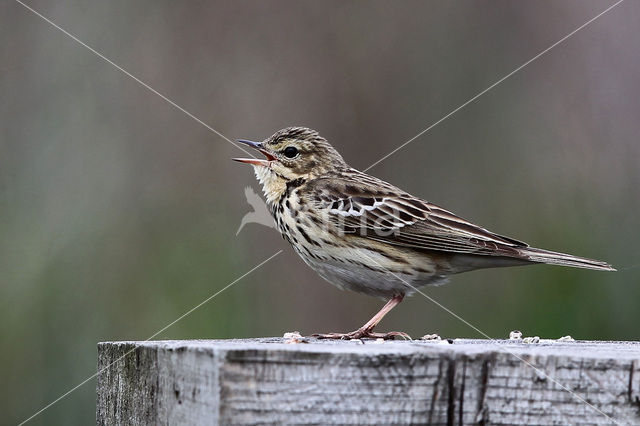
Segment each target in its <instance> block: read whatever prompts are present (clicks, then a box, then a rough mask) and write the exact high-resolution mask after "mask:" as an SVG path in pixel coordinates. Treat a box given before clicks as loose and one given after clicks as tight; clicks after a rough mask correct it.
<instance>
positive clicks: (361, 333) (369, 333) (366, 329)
mask: <svg viewBox="0 0 640 426" xmlns="http://www.w3.org/2000/svg"><path fill="white" fill-rule="evenodd" d="M402 299H404V295H403V294H398V295H396V296H393V297H392V298H391V300H389V301H388V302H387V303H386V304H385V305H384V306H383V307H382V309H380V311H378V313H377V314H375V315H374V316H373V318H371V319H370V320H369V321H367V323H366V324H365V325H363V326H362V327H360V328H359V329H357V330H356V331H352V332H351V333H328V334H313V335H312V336H313V337H317V338H318V339H344V340H349V339H362V338H364V337H369V338H374V339H393V338H394V337H395V336H400V337H402V338H405V339H411V337H409V335H408V334H407V333H403V332H401V331H390V332H388V333H374V332H373V329H374V328H375V326H376V325H378V323H379V322H380V321H381V320H382V318H384V316H385V315H387V314H388V313H389V311H390V310H391V309H393V308H394V307H395V306H396V305H397V304H398V303H400V302H402Z"/></svg>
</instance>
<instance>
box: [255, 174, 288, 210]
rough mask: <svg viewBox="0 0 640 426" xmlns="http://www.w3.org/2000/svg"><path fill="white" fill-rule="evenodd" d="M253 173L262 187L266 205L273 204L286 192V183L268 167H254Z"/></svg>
mask: <svg viewBox="0 0 640 426" xmlns="http://www.w3.org/2000/svg"><path fill="white" fill-rule="evenodd" d="M253 171H254V173H255V174H256V178H257V179H258V182H260V185H262V192H263V193H264V196H265V198H266V199H267V204H269V205H272V204H275V203H276V202H277V201H278V200H279V199H280V198H281V197H282V196H283V195H284V194H285V193H286V192H287V181H286V180H285V179H284V178H283V177H282V176H280V175H278V174H277V173H276V172H274V171H273V170H271V169H270V168H269V167H264V166H255V165H254V166H253Z"/></svg>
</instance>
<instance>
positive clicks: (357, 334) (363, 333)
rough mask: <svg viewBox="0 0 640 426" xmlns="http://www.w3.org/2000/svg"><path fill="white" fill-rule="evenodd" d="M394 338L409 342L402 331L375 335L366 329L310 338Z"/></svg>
mask: <svg viewBox="0 0 640 426" xmlns="http://www.w3.org/2000/svg"><path fill="white" fill-rule="evenodd" d="M396 336H398V337H400V338H402V339H404V340H411V336H409V335H408V334H407V333H403V332H402V331H390V332H388V333H376V332H374V331H373V330H370V329H369V330H368V329H362V328H361V329H358V330H356V331H352V332H350V333H326V334H320V333H316V334H312V335H311V337H315V338H317V339H335V340H357V339H384V340H393V339H395V338H396Z"/></svg>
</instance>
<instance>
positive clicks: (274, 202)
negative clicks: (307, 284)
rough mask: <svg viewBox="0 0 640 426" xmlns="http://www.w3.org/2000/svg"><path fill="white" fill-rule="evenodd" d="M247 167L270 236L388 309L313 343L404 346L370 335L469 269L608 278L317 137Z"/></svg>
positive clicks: (276, 146)
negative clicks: (564, 270) (394, 179)
mask: <svg viewBox="0 0 640 426" xmlns="http://www.w3.org/2000/svg"><path fill="white" fill-rule="evenodd" d="M238 142H239V143H242V144H244V145H247V146H249V147H251V148H253V149H255V150H257V151H258V152H260V153H261V154H262V155H263V156H264V158H233V160H234V161H238V162H240V163H245V164H250V165H252V166H253V169H254V173H255V176H256V178H257V180H258V182H259V184H260V185H261V186H262V192H263V194H264V196H265V199H266V203H267V206H268V208H269V211H270V213H271V215H272V216H273V218H274V221H275V224H276V227H277V229H278V230H279V231H280V233H281V234H282V237H283V238H284V239H285V240H286V241H288V242H289V243H290V244H291V246H292V247H293V249H294V251H295V252H296V253H297V254H298V255H299V256H300V257H301V258H302V260H303V261H304V262H305V263H306V264H307V265H308V266H310V267H311V268H312V269H313V270H315V271H316V272H317V273H318V274H319V275H320V276H321V277H322V278H324V279H325V280H326V281H328V282H330V283H331V284H333V285H335V286H337V287H338V288H340V289H343V290H351V291H354V292H358V293H363V294H366V295H369V296H374V297H379V298H383V299H385V300H387V303H386V304H385V305H384V306H383V307H382V309H380V311H379V312H377V313H376V314H375V315H374V316H373V317H372V318H371V319H370V320H369V321H368V322H366V323H365V324H364V325H363V326H362V327H360V328H358V329H357V330H355V331H352V332H347V333H336V332H334V333H316V334H314V335H313V336H315V337H317V338H321V339H345V340H349V339H364V338H374V339H380V338H382V339H394V338H396V337H398V336H400V337H402V338H409V336H408V335H407V334H406V333H404V332H399V331H391V332H386V333H380V332H376V331H374V329H375V327H376V326H377V325H378V323H379V322H380V321H381V320H382V318H383V317H384V316H385V315H386V314H387V313H388V312H389V311H391V310H392V309H393V308H394V307H395V306H397V305H398V304H399V303H400V302H402V300H403V299H404V297H406V296H410V295H412V294H414V293H415V292H416V291H419V289H420V288H421V287H424V286H427V285H438V284H443V283H444V282H446V281H447V280H448V278H449V277H450V276H451V275H455V274H459V273H462V272H468V271H472V270H476V269H483V268H493V267H506V266H519V265H530V264H550V265H561V266H571V267H577V268H586V269H594V270H600V271H615V269H614V268H613V267H612V266H611V265H609V264H608V263H606V262H602V261H598V260H592V259H587V258H584V257H578V256H573V255H570V254H564V253H559V252H554V251H549V250H544V249H538V248H534V247H530V246H529V245H528V244H526V243H524V242H522V241H519V240H516V239H514V238H511V237H507V236H503V235H500V234H497V233H494V232H492V231H489V230H487V229H485V228H483V227H481V226H479V225H476V224H474V223H471V222H469V221H467V220H465V219H462V218H461V217H459V216H457V215H455V214H454V213H451V212H450V211H448V210H445V209H444V208H442V207H439V206H437V205H436V204H433V203H431V202H429V201H426V200H423V199H421V198H419V197H416V196H413V195H411V194H409V193H408V192H406V191H403V190H402V189H400V188H398V187H396V186H394V185H392V184H390V183H388V182H385V181H384V180H382V179H378V178H376V177H374V176H371V175H369V174H367V173H364V172H361V171H359V170H356V169H355V168H353V167H351V166H349V165H348V164H347V163H346V162H345V160H344V159H343V158H342V156H341V155H340V154H339V153H338V151H337V150H336V149H335V148H334V147H333V146H332V145H331V144H329V142H328V141H327V140H326V139H325V138H323V137H322V136H320V134H319V133H318V132H317V131H315V130H312V129H309V128H307V127H287V128H285V129H282V130H279V131H277V132H276V133H275V134H273V135H272V136H270V137H269V138H267V139H264V140H263V141H262V142H256V141H251V140H246V139H238Z"/></svg>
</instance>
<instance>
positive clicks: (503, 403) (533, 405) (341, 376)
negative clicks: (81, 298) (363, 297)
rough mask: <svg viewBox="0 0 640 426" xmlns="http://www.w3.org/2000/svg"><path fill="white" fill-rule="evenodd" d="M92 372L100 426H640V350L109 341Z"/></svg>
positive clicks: (631, 345) (558, 345)
mask: <svg viewBox="0 0 640 426" xmlns="http://www.w3.org/2000/svg"><path fill="white" fill-rule="evenodd" d="M533 366H535V367H536V368H537V370H536V369H534V368H533ZM98 371H99V375H98V389H97V390H98V401H97V423H98V424H100V425H125V424H126V425H132V424H134V425H135V424H160V425H165V424H167V425H168V424H171V425H175V424H249V423H251V424H255V423H273V424H282V423H296V424H309V423H312V424H345V423H346V424H356V423H357V424H447V425H463V424H541V425H543V424H544V425H547V424H614V423H616V422H618V423H621V424H640V343H638V342H558V341H550V340H542V341H541V342H540V343H537V344H526V343H522V342H521V341H520V342H514V341H508V340H506V341H505V340H502V341H487V340H460V339H458V340H454V341H452V342H451V343H447V341H442V342H425V341H412V342H404V341H395V342H384V343H379V342H370V341H369V342H367V343H365V344H362V343H360V342H357V341H352V342H344V341H339V342H327V341H315V340H311V341H309V343H299V344H284V341H283V339H280V338H266V339H248V340H217V341H216V340H201V341H156V342H105V343H100V344H99V345H98ZM589 404H591V406H590V405H589Z"/></svg>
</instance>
